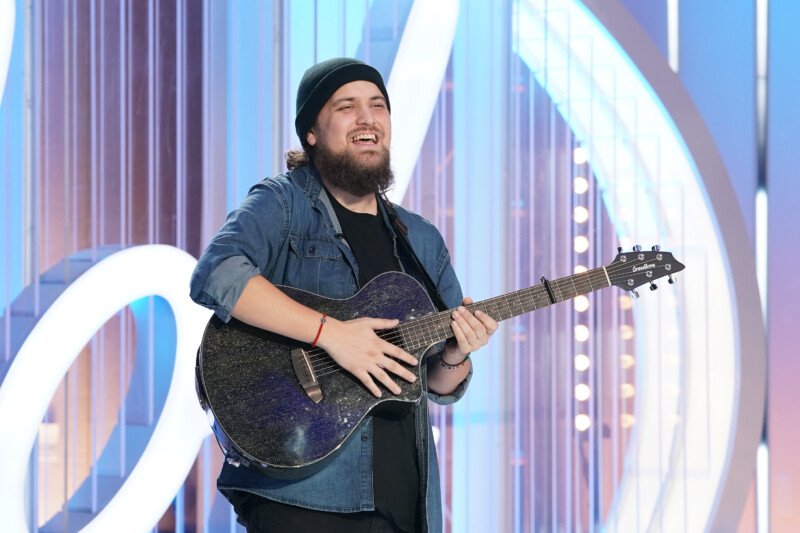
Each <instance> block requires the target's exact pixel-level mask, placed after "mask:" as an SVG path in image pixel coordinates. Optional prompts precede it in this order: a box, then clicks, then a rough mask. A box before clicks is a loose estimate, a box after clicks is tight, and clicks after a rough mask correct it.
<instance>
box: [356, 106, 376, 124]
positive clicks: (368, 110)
mask: <svg viewBox="0 0 800 533" xmlns="http://www.w3.org/2000/svg"><path fill="white" fill-rule="evenodd" d="M356 120H357V121H358V123H359V124H367V125H371V124H373V123H374V122H375V115H374V113H373V110H372V107H370V106H369V105H368V104H367V105H362V106H359V108H358V117H357V119H356Z"/></svg>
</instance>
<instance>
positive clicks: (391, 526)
mask: <svg viewBox="0 0 800 533" xmlns="http://www.w3.org/2000/svg"><path fill="white" fill-rule="evenodd" d="M295 128H296V131H297V135H298V137H299V138H300V142H301V144H302V146H303V151H302V152H301V151H290V152H289V153H288V154H287V163H288V166H289V169H290V170H289V172H287V173H286V174H283V175H281V176H278V177H277V178H271V179H266V180H264V181H262V182H261V183H259V184H257V185H255V186H254V187H253V188H252V189H251V191H250V193H249V194H248V196H247V197H246V198H245V199H244V201H243V202H242V205H241V206H240V207H239V208H238V209H237V210H235V211H234V212H233V213H231V214H230V215H229V216H228V219H227V222H226V223H225V225H224V226H223V228H222V229H221V230H220V231H219V233H218V234H217V235H216V236H215V237H214V238H213V239H212V241H211V243H210V244H209V246H208V248H207V249H206V251H205V253H204V254H203V256H202V257H201V258H200V262H199V263H198V265H197V269H196V270H195V273H194V276H193V278H192V287H191V294H192V298H193V299H194V300H195V301H196V302H198V303H200V304H201V305H205V306H207V307H209V308H211V309H213V310H214V311H215V312H216V313H217V315H218V316H219V317H220V318H222V319H223V320H226V321H227V320H229V318H230V317H231V316H232V317H235V318H237V319H238V320H241V321H243V322H246V323H249V324H251V325H254V326H257V327H260V328H263V329H265V330H269V331H272V332H275V333H278V334H280V335H284V336H287V337H291V338H293V339H297V340H299V341H302V342H308V343H310V344H314V345H317V346H319V347H321V348H323V349H324V350H325V351H326V352H327V353H328V354H329V355H330V356H331V357H332V358H333V360H334V361H336V363H338V364H339V365H340V366H341V367H343V368H344V369H345V370H347V371H349V372H350V373H352V374H353V375H354V376H355V377H356V378H358V379H359V380H360V381H361V383H362V384H363V385H364V387H366V388H367V389H368V390H369V391H371V392H372V394H374V395H375V396H376V397H380V396H382V395H383V394H385V393H390V394H391V393H394V394H397V393H399V392H400V388H399V387H398V385H397V384H396V381H395V380H397V379H405V380H408V381H413V380H414V379H416V377H415V375H414V374H413V373H412V372H410V371H409V370H408V369H407V368H406V367H404V366H403V365H401V364H400V362H403V363H406V364H409V365H416V364H417V360H416V359H415V358H414V356H412V355H411V354H409V353H406V352H405V351H403V350H402V349H401V348H399V347H397V346H395V345H393V344H390V343H389V342H386V341H384V340H382V339H381V338H379V337H378V336H377V335H376V330H381V329H385V328H390V327H394V326H395V325H397V321H395V320H386V319H381V318H359V319H356V320H350V321H338V320H335V319H333V318H330V317H327V318H326V317H324V316H323V315H321V313H319V312H318V311H315V310H313V309H310V308H307V307H305V306H303V305H301V304H300V303H298V302H296V301H294V300H292V299H291V298H289V297H288V296H286V295H285V294H284V293H283V292H281V291H280V290H278V289H277V288H276V287H275V285H289V286H293V287H297V288H300V289H303V290H306V291H310V292H314V293H317V294H320V295H323V296H326V297H329V298H347V297H349V296H351V295H353V294H354V293H356V292H357V291H358V289H359V287H362V286H363V285H364V284H365V283H367V282H368V281H370V280H371V279H372V278H374V277H375V276H376V275H378V274H380V273H383V272H387V271H393V270H403V271H406V272H408V273H409V274H411V275H414V276H415V277H417V278H418V279H419V280H420V281H421V283H423V286H424V284H425V280H424V279H422V278H424V277H425V274H424V273H422V272H420V268H415V265H421V268H422V269H424V270H425V272H426V273H427V275H428V276H429V279H430V280H431V281H430V282H429V283H428V284H429V285H435V288H432V289H431V290H433V292H437V293H438V294H432V295H431V297H432V299H433V301H436V299H437V298H440V299H441V300H443V303H444V305H446V306H447V307H448V308H455V307H457V306H458V309H457V310H456V311H455V312H454V313H453V320H452V329H453V333H454V335H455V339H454V340H453V341H450V342H448V343H446V344H445V347H444V349H443V350H441V351H440V353H438V354H434V355H432V356H429V357H428V359H427V361H426V363H425V364H423V365H422V371H421V379H422V380H423V385H424V386H426V387H427V391H428V398H430V399H432V400H433V401H436V402H438V403H441V404H448V403H452V402H454V401H456V400H457V399H459V398H460V397H461V396H462V395H463V393H464V390H465V389H466V386H467V383H468V381H469V377H470V375H471V372H472V363H471V362H470V361H469V359H468V356H469V354H470V352H472V351H474V350H476V349H477V348H479V347H481V346H483V345H484V344H486V342H487V341H488V339H489V337H490V336H491V334H492V333H493V332H494V331H495V330H496V329H497V323H496V322H495V321H494V320H493V319H492V318H491V317H489V316H488V315H486V314H484V313H481V312H476V313H474V314H473V313H471V312H469V311H468V310H466V309H465V308H464V307H463V306H459V303H462V300H461V289H460V287H459V284H458V280H457V279H456V276H455V273H454V271H453V268H452V266H451V264H450V256H449V253H448V251H447V248H446V247H445V244H444V241H443V239H442V237H441V235H440V234H439V232H438V231H437V230H436V229H435V228H434V227H433V226H432V225H431V224H430V223H428V222H427V221H425V220H424V219H423V218H422V217H420V216H418V215H415V214H413V213H410V212H408V211H406V210H404V209H402V208H401V207H399V206H392V205H390V204H389V203H388V202H386V201H385V200H384V196H383V193H384V192H385V191H386V190H387V188H389V187H390V186H391V184H392V174H391V169H390V165H389V145H390V141H391V121H390V104H389V97H388V95H387V93H386V88H385V86H384V83H383V79H382V78H381V75H380V73H378V71H377V70H375V69H374V68H372V67H370V66H368V65H366V64H364V63H362V62H360V61H357V60H354V59H349V58H339V59H331V60H328V61H324V62H322V63H320V64H317V65H315V66H313V67H311V68H310V69H308V71H306V73H305V75H304V76H303V79H302V80H301V82H300V86H299V88H298V94H297V116H296V119H295ZM401 233H402V235H401ZM406 236H407V239H406V238H405V237H406ZM406 242H410V247H411V250H408V249H407V248H408V246H407V245H404V243H406ZM413 255H416V260H415V259H414V257H413ZM463 303H465V304H468V303H471V300H469V299H464V300H463ZM379 384H380V385H382V387H383V388H384V390H383V391H382V390H381V387H379ZM426 404H427V402H425V401H422V402H419V404H418V405H409V404H407V403H404V404H400V403H399V402H397V403H393V402H385V403H383V404H381V406H379V407H378V408H376V409H375V411H374V412H373V413H371V416H370V417H368V418H367V419H366V420H365V422H364V423H363V424H361V425H360V426H359V428H358V429H357V430H356V431H355V433H354V434H353V435H352V436H351V437H350V438H349V439H348V440H347V441H346V442H345V444H344V445H343V446H342V448H341V450H340V452H339V453H338V455H336V457H335V458H334V459H333V460H332V461H331V463H330V464H329V465H327V466H326V467H325V468H323V469H322V470H321V471H319V472H318V473H316V474H314V475H312V476H309V477H307V478H304V479H301V480H298V481H291V482H290V481H281V480H276V479H271V478H269V477H265V476H263V475H261V474H258V473H255V472H253V471H250V470H247V469H246V468H244V467H239V468H237V467H234V466H231V465H229V464H225V466H224V467H223V470H222V473H221V474H220V477H219V479H218V487H219V489H220V490H221V491H222V492H223V494H225V495H226V497H228V498H229V499H230V500H231V502H232V503H233V504H234V506H235V508H236V512H237V514H238V515H239V519H240V521H241V522H243V523H245V524H246V525H247V528H248V531H289V530H293V531H347V532H354V531H429V530H430V531H439V530H441V528H442V520H441V498H440V489H439V480H438V478H439V473H438V465H437V462H436V452H435V449H434V447H433V443H432V440H431V430H430V423H429V421H428V413H427V405H426ZM398 405H399V406H400V407H398ZM383 406H387V407H383Z"/></svg>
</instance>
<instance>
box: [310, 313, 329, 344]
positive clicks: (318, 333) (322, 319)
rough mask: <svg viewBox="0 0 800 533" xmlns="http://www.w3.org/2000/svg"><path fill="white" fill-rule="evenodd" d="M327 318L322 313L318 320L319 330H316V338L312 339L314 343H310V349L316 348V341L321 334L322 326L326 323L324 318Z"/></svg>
mask: <svg viewBox="0 0 800 533" xmlns="http://www.w3.org/2000/svg"><path fill="white" fill-rule="evenodd" d="M327 316H328V315H326V314H325V313H322V318H320V319H319V329H318V330H317V336H316V337H314V342H312V343H311V347H312V348H315V347H316V346H317V341H318V340H319V336H320V335H321V334H322V326H324V325H325V322H326V320H325V318H327Z"/></svg>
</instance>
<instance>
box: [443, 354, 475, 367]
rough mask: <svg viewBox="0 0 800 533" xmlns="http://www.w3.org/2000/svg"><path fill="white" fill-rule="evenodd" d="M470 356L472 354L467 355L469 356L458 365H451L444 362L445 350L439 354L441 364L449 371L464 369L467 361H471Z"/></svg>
mask: <svg viewBox="0 0 800 533" xmlns="http://www.w3.org/2000/svg"><path fill="white" fill-rule="evenodd" d="M469 356H470V354H467V356H466V357H465V358H464V359H463V360H462V361H461V362H460V363H458V364H457V365H451V364H450V363H448V362H447V361H445V360H444V350H442V351H441V352H439V364H440V365H442V366H443V367H445V368H446V369H447V370H454V369H456V368H459V367H462V366H464V365H465V364H467V361H469Z"/></svg>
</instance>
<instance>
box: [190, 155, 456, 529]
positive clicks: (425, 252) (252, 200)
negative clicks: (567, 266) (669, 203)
mask: <svg viewBox="0 0 800 533" xmlns="http://www.w3.org/2000/svg"><path fill="white" fill-rule="evenodd" d="M396 210H397V215H398V216H399V218H400V220H401V221H402V222H403V223H404V224H405V225H406V226H407V227H408V237H409V240H410V241H411V245H412V247H413V248H414V251H415V253H416V254H417V257H418V258H419V261H420V263H421V264H422V266H423V267H424V268H425V270H426V271H427V273H428V275H429V276H430V277H431V279H432V280H433V281H434V283H436V286H437V289H438V291H439V294H440V295H441V297H442V299H443V300H444V302H445V304H447V306H448V307H450V308H453V307H456V306H457V305H459V304H460V303H461V299H462V295H461V287H460V286H459V283H458V280H457V279H456V275H455V272H454V271H453V267H452V265H451V264H450V254H449V252H448V251H447V247H446V246H445V243H444V240H443V239H442V236H441V235H440V234H439V232H438V231H437V230H436V228H435V227H434V226H433V225H432V224H430V223H429V222H428V221H426V220H425V219H424V218H422V217H420V216H419V215H416V214H414V213H411V212H409V211H407V210H405V209H403V208H402V207H400V206H396ZM381 214H382V216H383V218H384V222H385V223H386V224H387V227H389V230H390V232H391V234H392V236H393V238H394V240H395V254H396V255H397V257H398V259H399V260H400V261H399V263H400V264H401V265H404V263H405V262H404V260H403V258H402V257H401V256H400V255H398V245H397V237H396V235H395V234H394V230H393V228H392V227H391V225H390V224H389V222H388V217H387V214H386V213H385V212H383V207H381ZM340 235H341V227H340V225H339V222H338V220H337V219H336V215H335V214H334V211H333V208H332V207H331V205H330V200H329V198H328V196H327V193H326V192H325V189H324V188H323V187H322V186H321V183H320V180H319V175H318V174H317V172H316V170H315V169H314V168H313V167H308V166H306V167H301V168H298V169H295V170H292V171H289V172H288V173H286V174H282V175H280V176H278V177H276V178H271V179H265V180H263V181H262V182H260V183H258V184H257V185H255V186H254V187H253V188H252V189H251V190H250V192H249V193H248V195H247V197H246V198H245V199H244V201H243V202H242V204H241V205H240V206H239V208H238V209H236V210H235V211H233V212H232V213H231V214H230V215H228V218H227V220H226V222H225V225H224V226H223V227H222V229H221V230H220V231H219V232H218V233H217V234H216V235H215V236H214V238H213V239H212V240H211V243H210V244H209V245H208V247H207V248H206V250H205V252H204V253H203V255H202V257H201V258H200V261H199V262H198V264H197V267H196V269H195V271H194V274H193V276H192V281H191V297H192V299H193V300H194V301H195V302H197V303H198V304H200V305H203V306H205V307H208V308H210V309H212V310H213V311H214V312H215V313H216V314H217V315H218V316H219V317H220V318H221V319H222V320H225V321H228V320H229V319H230V312H231V308H232V307H233V306H234V304H235V303H236V301H237V300H238V298H239V295H240V294H241V292H242V290H243V289H244V287H245V285H246V284H247V282H248V281H249V280H250V278H251V277H253V276H256V275H259V274H260V275H263V276H264V277H265V278H267V279H268V280H269V281H271V282H272V283H274V284H275V285H288V286H291V287H296V288H300V289H304V290H306V291H310V292H314V293H317V294H320V295H322V296H326V297H329V298H348V297H350V296H352V295H353V294H355V293H356V292H357V291H358V265H357V264H356V262H355V258H354V256H353V254H352V252H351V250H350V248H349V247H348V246H347V243H346V242H345V241H344V240H342V239H341V238H339V236H340ZM403 268H404V270H405V268H406V267H403ZM421 374H422V376H421V377H422V385H423V387H426V381H427V377H426V372H425V365H424V364H423V365H422V372H421ZM470 378H471V373H470V375H468V376H467V378H466V379H465V380H464V381H463V382H462V383H461V384H460V385H459V386H458V388H457V389H456V390H455V391H454V392H453V393H452V394H449V395H439V394H435V393H433V392H430V391H429V392H428V398H429V399H431V400H432V401H434V402H436V403H439V404H442V405H446V404H450V403H453V402H455V401H457V400H458V399H459V398H461V396H462V395H463V394H464V392H465V390H466V387H467V385H468V383H469V380H470ZM415 418H416V432H417V457H418V464H419V465H420V480H421V486H420V494H421V495H423V504H424V509H423V516H426V518H427V520H426V525H427V528H426V529H427V530H429V531H441V529H442V512H441V494H440V486H439V467H438V462H437V459H436V449H435V447H434V446H433V444H432V442H433V441H432V432H431V426H430V422H429V419H428V409H427V402H424V401H423V402H419V404H418V405H417V407H416V411H415ZM217 486H218V488H219V489H220V491H221V492H222V493H223V494H225V495H226V496H229V495H230V494H231V493H232V492H233V491H245V492H251V493H254V494H258V495H260V496H263V497H265V498H269V499H271V500H275V501H279V502H283V503H288V504H292V505H298V506H301V507H306V508H309V509H317V510H324V511H336V512H356V511H372V510H374V509H375V504H374V495H373V490H372V419H371V418H370V417H368V418H367V419H366V420H365V422H364V423H362V424H361V425H360V426H359V428H358V429H356V431H355V432H354V433H353V434H352V435H351V437H350V438H349V439H348V440H347V441H346V442H345V444H344V445H343V447H342V449H341V451H340V453H339V454H338V455H337V456H336V457H335V458H334V459H333V460H332V461H331V463H330V464H328V465H327V466H326V467H324V468H323V469H322V470H320V471H319V472H318V473H316V474H314V475H311V476H309V477H307V478H303V479H300V480H292V481H286V480H278V479H273V478H270V477H266V476H264V475H262V474H259V473H256V472H254V471H251V470H248V469H247V468H245V467H234V466H231V465H230V464H228V463H227V462H226V463H225V464H224V466H223V469H222V473H221V474H220V476H219V479H218V480H217Z"/></svg>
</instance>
